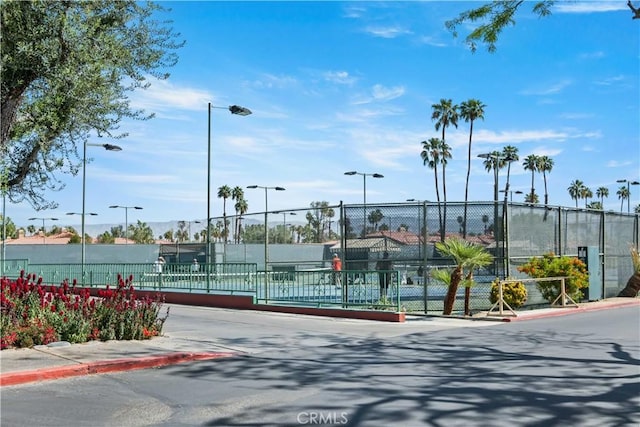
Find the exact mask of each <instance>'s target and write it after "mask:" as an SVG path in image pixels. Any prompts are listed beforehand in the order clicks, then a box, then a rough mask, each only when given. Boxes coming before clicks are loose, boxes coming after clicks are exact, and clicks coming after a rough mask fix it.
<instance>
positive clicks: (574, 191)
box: [567, 179, 584, 208]
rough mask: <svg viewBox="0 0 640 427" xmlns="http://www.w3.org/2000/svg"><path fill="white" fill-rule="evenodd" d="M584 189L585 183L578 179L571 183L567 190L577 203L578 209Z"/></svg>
mask: <svg viewBox="0 0 640 427" xmlns="http://www.w3.org/2000/svg"><path fill="white" fill-rule="evenodd" d="M583 187H584V182H582V181H580V180H579V179H576V180H574V181H572V182H571V184H570V185H569V187H568V188H567V190H568V191H569V196H571V198H572V199H574V200H575V201H576V208H577V207H578V199H580V198H582V188H583Z"/></svg>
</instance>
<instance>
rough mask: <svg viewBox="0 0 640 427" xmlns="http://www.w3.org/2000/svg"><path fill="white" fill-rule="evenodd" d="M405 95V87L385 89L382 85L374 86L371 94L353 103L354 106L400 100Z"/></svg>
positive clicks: (360, 97) (358, 98)
mask: <svg viewBox="0 0 640 427" xmlns="http://www.w3.org/2000/svg"><path fill="white" fill-rule="evenodd" d="M404 93H405V88H404V86H394V87H385V86H383V85H381V84H376V85H373V87H372V88H371V94H368V95H366V96H359V97H357V98H356V99H354V100H353V101H352V102H351V103H352V104H353V105H361V104H370V103H372V102H374V101H390V100H392V99H395V98H399V97H401V96H402V95H404Z"/></svg>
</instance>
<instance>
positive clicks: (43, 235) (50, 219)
mask: <svg viewBox="0 0 640 427" xmlns="http://www.w3.org/2000/svg"><path fill="white" fill-rule="evenodd" d="M36 219H41V220H42V242H43V243H44V244H45V245H46V244H47V240H46V236H47V233H46V229H45V228H44V222H45V221H47V220H49V221H57V220H58V218H40V217H34V218H29V221H33V220H36Z"/></svg>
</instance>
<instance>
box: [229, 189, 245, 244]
mask: <svg viewBox="0 0 640 427" xmlns="http://www.w3.org/2000/svg"><path fill="white" fill-rule="evenodd" d="M231 200H235V201H236V204H235V205H234V208H235V210H236V218H235V223H234V225H233V241H234V242H236V241H237V240H238V232H239V230H238V228H239V227H238V221H240V219H239V218H238V216H239V215H242V214H239V210H238V203H237V202H238V201H239V200H244V190H243V189H242V187H239V186H235V187H233V190H231Z"/></svg>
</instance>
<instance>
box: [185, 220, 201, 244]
mask: <svg viewBox="0 0 640 427" xmlns="http://www.w3.org/2000/svg"><path fill="white" fill-rule="evenodd" d="M187 222H188V223H189V228H188V230H189V242H191V223H192V222H193V223H194V224H200V221H187Z"/></svg>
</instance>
